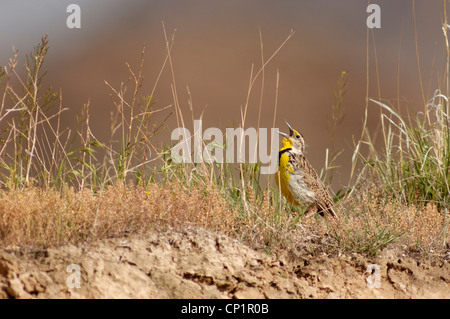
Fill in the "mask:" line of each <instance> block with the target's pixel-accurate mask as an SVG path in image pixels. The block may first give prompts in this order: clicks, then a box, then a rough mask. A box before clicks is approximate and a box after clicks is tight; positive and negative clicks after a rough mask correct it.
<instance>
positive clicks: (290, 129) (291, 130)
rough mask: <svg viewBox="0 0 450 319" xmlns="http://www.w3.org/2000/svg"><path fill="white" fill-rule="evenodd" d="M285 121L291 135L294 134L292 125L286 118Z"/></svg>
mask: <svg viewBox="0 0 450 319" xmlns="http://www.w3.org/2000/svg"><path fill="white" fill-rule="evenodd" d="M284 122H285V123H286V125H287V126H288V127H289V136H293V135H294V130H293V129H292V127H291V125H289V123H288V122H287V121H286V120H284Z"/></svg>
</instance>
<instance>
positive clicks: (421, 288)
mask: <svg viewBox="0 0 450 319" xmlns="http://www.w3.org/2000/svg"><path fill="white" fill-rule="evenodd" d="M417 255H418V254H416V256H414V253H405V252H401V249H400V248H398V247H396V248H391V249H385V250H384V251H383V252H381V254H379V255H378V256H375V257H367V256H362V255H358V254H351V253H348V252H342V251H340V250H338V249H332V248H329V247H324V245H321V244H320V243H318V244H314V243H313V242H311V241H309V242H308V241H307V240H305V241H304V242H302V241H299V244H298V245H297V246H295V247H291V248H284V249H279V250H277V251H271V252H270V253H266V252H263V251H256V250H254V249H252V248H250V247H248V246H246V245H244V244H243V243H240V242H238V241H237V240H234V239H230V238H228V237H226V236H224V235H221V234H217V233H212V232H208V231H206V230H203V229H198V228H192V229H185V230H183V231H175V230H173V229H165V230H154V231H152V232H149V233H147V234H146V235H140V236H137V235H132V236H128V237H123V238H111V239H105V240H99V241H96V242H93V243H90V244H89V245H81V246H80V245H79V246H74V245H66V246H61V247H53V248H42V249H36V248H24V247H6V248H2V249H0V298H450V250H449V249H443V250H442V251H439V252H433V251H430V252H428V253H427V255H426V256H420V257H418V256H417ZM71 264H75V265H77V266H78V267H79V269H80V277H79V279H80V281H79V283H80V287H79V288H76V287H73V288H69V286H70V284H71V283H72V284H73V283H75V282H76V281H74V280H75V278H76V277H74V276H76V275H77V273H76V272H71V271H69V272H68V271H67V270H68V266H69V265H71ZM370 265H377V266H375V267H379V268H374V266H370ZM368 268H369V272H367V270H368ZM370 269H375V270H376V271H375V270H374V271H373V273H374V274H372V275H371V273H370ZM377 269H379V275H380V276H379V279H380V281H379V282H378V283H379V285H378V287H379V288H369V285H368V282H369V283H372V284H373V283H376V281H375V278H376V277H375V276H376V275H377V274H376V273H377ZM68 282H69V285H68Z"/></svg>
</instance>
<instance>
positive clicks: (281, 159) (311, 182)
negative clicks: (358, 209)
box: [275, 121, 338, 218]
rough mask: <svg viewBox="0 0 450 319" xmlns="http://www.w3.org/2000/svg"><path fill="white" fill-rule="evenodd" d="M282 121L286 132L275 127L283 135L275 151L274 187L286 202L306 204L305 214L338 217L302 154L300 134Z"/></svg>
mask: <svg viewBox="0 0 450 319" xmlns="http://www.w3.org/2000/svg"><path fill="white" fill-rule="evenodd" d="M285 122H286V121H285ZM286 124H287V126H288V127H289V135H288V134H286V133H283V132H280V131H278V133H279V134H280V135H281V136H283V139H282V143H283V145H282V147H281V148H280V151H279V153H278V171H277V173H276V175H275V182H276V184H277V187H278V188H279V189H280V191H281V193H282V194H283V196H284V197H285V198H286V200H287V201H288V202H289V203H291V204H293V205H295V206H299V205H302V204H306V205H309V206H308V208H307V210H306V212H305V216H312V215H314V214H316V213H318V214H319V215H321V216H325V214H326V215H327V216H331V217H334V218H338V215H337V214H336V210H335V208H334V202H333V199H332V198H331V196H330V193H329V192H328V189H327V187H326V186H325V184H324V183H323V182H322V180H321V179H320V178H319V177H318V175H317V173H316V171H315V170H314V168H313V167H312V166H311V164H310V163H309V161H308V159H307V158H306V157H305V140H304V138H303V135H302V134H301V133H299V132H298V131H296V130H294V129H293V128H292V127H291V125H289V123H288V122H286Z"/></svg>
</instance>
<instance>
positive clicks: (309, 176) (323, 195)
mask: <svg viewBox="0 0 450 319" xmlns="http://www.w3.org/2000/svg"><path fill="white" fill-rule="evenodd" d="M291 155H292V156H291V164H292V167H293V168H294V171H295V172H300V173H303V175H304V177H303V178H304V180H305V183H306V185H307V186H308V188H310V189H311V190H313V191H314V192H315V194H316V205H317V206H318V208H319V211H318V212H319V213H322V214H323V213H324V212H325V213H328V214H330V215H331V216H333V217H337V214H336V212H335V210H334V202H333V199H332V198H331V196H330V193H329V192H328V190H327V187H326V186H325V184H324V183H323V182H322V180H321V179H320V178H319V176H318V175H317V173H316V170H315V169H314V168H313V167H312V166H311V164H310V163H309V162H308V160H307V159H306V157H305V156H304V155H303V154H299V153H296V154H291ZM322 214H321V215H322Z"/></svg>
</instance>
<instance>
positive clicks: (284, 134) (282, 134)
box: [278, 131, 290, 138]
mask: <svg viewBox="0 0 450 319" xmlns="http://www.w3.org/2000/svg"><path fill="white" fill-rule="evenodd" d="M278 134H280V135H281V136H284V137H286V138H290V136H289V135H287V134H286V133H283V132H280V131H278Z"/></svg>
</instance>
